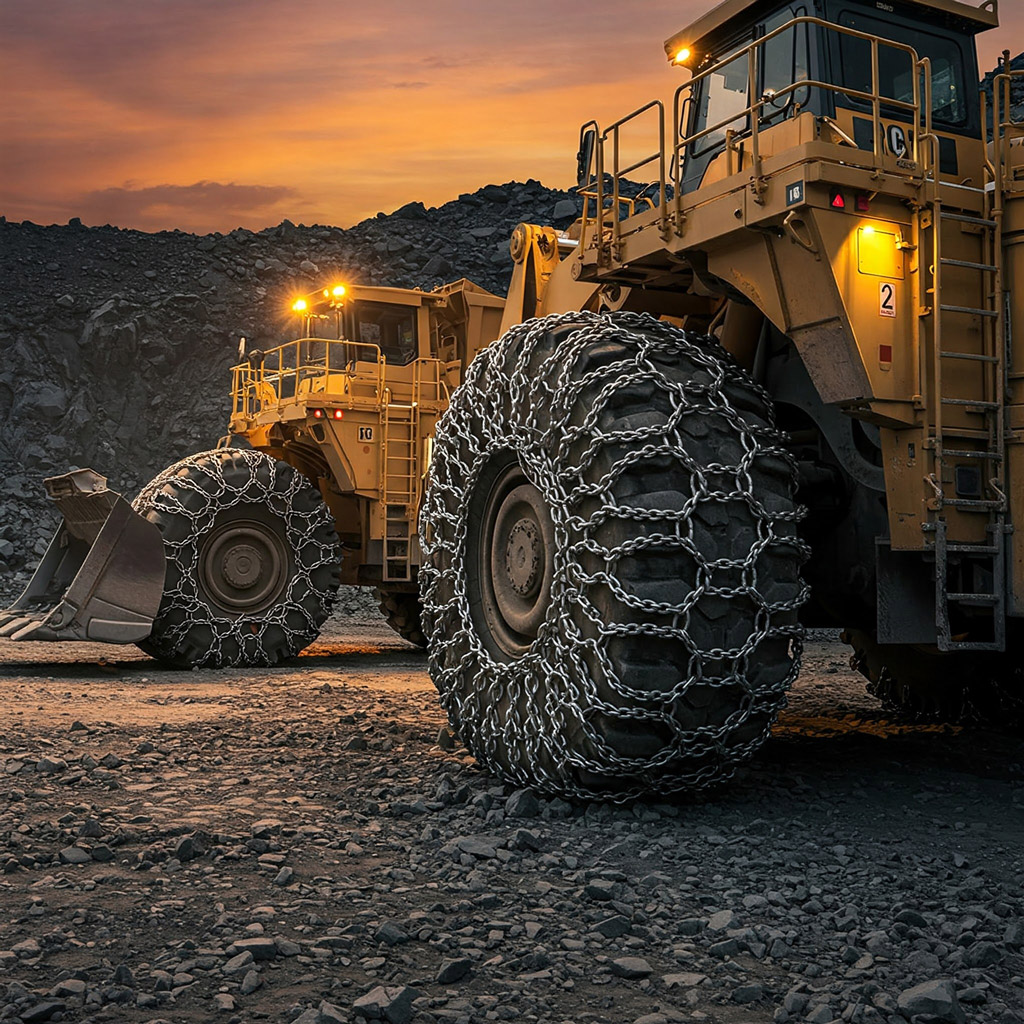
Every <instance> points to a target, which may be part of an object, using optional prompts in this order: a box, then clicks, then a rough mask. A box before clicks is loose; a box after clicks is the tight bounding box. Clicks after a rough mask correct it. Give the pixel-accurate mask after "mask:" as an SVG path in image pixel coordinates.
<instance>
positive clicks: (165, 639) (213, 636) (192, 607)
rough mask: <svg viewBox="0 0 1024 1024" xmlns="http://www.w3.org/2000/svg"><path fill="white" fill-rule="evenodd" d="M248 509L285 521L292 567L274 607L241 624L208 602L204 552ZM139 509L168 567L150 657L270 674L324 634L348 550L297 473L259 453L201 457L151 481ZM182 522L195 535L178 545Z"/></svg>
mask: <svg viewBox="0 0 1024 1024" xmlns="http://www.w3.org/2000/svg"><path fill="white" fill-rule="evenodd" d="M241 505H254V506H257V507H259V508H263V509H266V510H268V511H269V512H271V513H273V514H274V515H275V516H277V517H279V518H280V520H281V521H282V523H283V525H284V531H285V539H286V542H287V543H288V545H289V546H290V547H291V550H292V556H293V559H292V561H293V567H292V572H291V573H290V575H289V577H288V580H287V583H286V588H285V590H284V592H283V593H282V594H281V596H280V598H279V599H278V600H277V602H276V603H275V604H274V605H272V606H271V607H269V608H266V609H263V610H262V611H260V612H258V613H254V614H250V615H246V614H243V615H241V616H238V617H234V618H233V617H231V616H228V615H226V614H224V613H223V612H221V611H219V610H218V609H215V608H212V607H210V605H209V603H208V602H207V601H206V599H205V598H204V596H203V594H202V591H201V589H200V586H199V575H200V568H199V552H200V548H201V540H202V537H203V536H204V534H206V533H208V532H209V530H210V529H211V528H212V526H213V524H214V521H215V519H216V518H217V516H218V515H219V514H220V513H222V512H224V511H225V510H227V509H231V508H234V507H236V506H241ZM132 507H133V508H134V509H135V511H136V512H138V513H139V514H140V515H143V516H145V517H146V518H147V519H149V520H150V521H152V522H154V523H156V524H157V526H159V527H160V528H161V532H162V533H163V535H164V553H165V556H166V558H167V561H168V573H167V583H166V584H165V590H164V597H163V600H162V601H161V604H160V610H159V611H158V613H157V617H156V619H155V620H154V623H153V631H152V633H151V634H150V636H149V638H148V639H147V640H145V641H143V643H142V644H140V646H142V647H143V649H144V650H146V651H147V652H148V653H150V654H152V655H153V656H154V657H157V658H160V659H161V660H164V661H170V662H172V663H174V664H181V663H183V662H184V663H187V664H188V665H191V666H197V667H214V668H221V667H226V666H237V665H267V664H275V663H276V662H278V661H279V660H281V659H282V658H285V657H291V656H293V655H295V654H298V652H299V651H301V650H302V649H303V648H304V647H306V646H307V645H308V644H310V643H312V641H313V640H315V639H316V638H317V637H318V636H319V635H320V628H321V626H322V625H323V623H324V622H325V621H326V620H327V618H328V617H329V616H330V614H331V609H332V608H333V605H334V600H335V597H336V596H337V590H338V566H339V564H340V549H339V546H338V537H337V533H336V532H335V528H334V520H333V517H332V516H331V513H330V511H329V510H328V508H327V506H326V504H325V503H324V502H323V500H322V499H321V497H320V494H319V492H318V491H317V490H316V488H315V487H314V486H313V485H312V484H311V483H310V482H309V480H307V479H306V477H304V476H303V475H302V474H301V473H299V472H298V471H297V470H295V469H294V468H293V467H291V466H289V465H288V464H287V463H284V462H280V461H279V460H277V459H274V458H272V457H271V456H269V455H267V454H265V453H264V452H260V451H256V450H253V449H241V448H222V449H217V450H214V451H207V452H198V453H197V454H195V455H189V456H188V457H187V458H184V459H181V460H180V461H179V462H176V463H174V465H172V466H169V467H168V468H167V469H165V470H164V471H163V472H162V473H160V474H159V475H158V476H156V477H155V478H154V479H153V480H151V481H150V482H149V483H148V484H147V485H146V486H145V487H144V488H143V490H142V491H141V492H140V494H139V495H138V497H137V498H136V499H135V501H134V502H133V503H132ZM182 521H185V522H187V524H188V528H187V530H185V531H184V532H183V536H181V537H175V536H173V534H175V533H177V532H178V529H176V528H175V527H176V526H178V527H180V524H181V522H182ZM172 524H173V525H172ZM169 534H171V536H169ZM174 577H177V578H176V579H175V578H174ZM197 638H202V644H201V646H204V647H205V648H206V649H205V651H203V650H201V649H199V648H197V644H196V640H197Z"/></svg>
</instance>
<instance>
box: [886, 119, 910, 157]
mask: <svg viewBox="0 0 1024 1024" xmlns="http://www.w3.org/2000/svg"><path fill="white" fill-rule="evenodd" d="M885 141H886V142H888V143H889V152H890V153H892V155H893V156H895V157H903V156H906V155H907V133H906V132H905V131H904V130H903V129H902V127H900V125H898V124H891V125H889V127H888V128H887V129H886V132H885Z"/></svg>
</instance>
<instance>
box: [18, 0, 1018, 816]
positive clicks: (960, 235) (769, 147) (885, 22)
mask: <svg viewBox="0 0 1024 1024" xmlns="http://www.w3.org/2000/svg"><path fill="white" fill-rule="evenodd" d="M997 24H998V12H997V4H996V3H995V0H986V2H984V3H981V4H980V5H979V4H975V3H964V2H959V0H891V2H887V3H884V4H882V3H875V2H873V0H790V2H782V0H775V2H772V0H726V2H725V3H722V4H720V5H719V6H717V7H715V8H714V9H713V10H711V11H710V12H709V13H707V14H706V15H704V16H703V17H702V18H700V19H699V20H697V21H696V22H695V23H694V24H693V25H691V26H689V27H688V28H686V29H684V30H683V31H681V32H678V33H676V34H675V35H673V36H672V37H671V38H670V39H668V40H667V41H666V43H665V51H666V55H667V57H668V59H669V60H670V61H671V62H672V63H673V64H674V65H676V66H678V68H679V73H680V80H681V81H680V85H679V87H678V88H677V89H676V90H675V92H674V94H673V95H672V96H671V97H669V98H668V99H667V100H665V99H663V100H654V101H652V102H650V103H647V104H645V105H643V106H641V107H638V108H637V109H636V110H634V111H633V112H632V113H630V114H628V115H627V116H625V117H623V118H620V119H619V120H617V121H614V122H613V123H611V124H609V125H607V126H602V125H599V124H597V123H596V122H589V123H588V124H586V125H584V126H583V128H582V129H581V133H580V147H579V154H578V171H579V180H578V190H579V194H580V195H581V196H582V198H583V212H582V216H581V217H580V219H579V220H578V221H577V223H576V224H575V225H574V226H573V227H572V228H571V229H570V230H569V231H568V232H566V233H565V234H564V235H560V234H559V233H558V232H556V231H554V230H553V229H551V228H546V227H541V226H535V225H525V224H524V225H520V227H519V228H517V230H516V232H515V233H514V235H513V238H512V241H511V251H512V257H513V260H514V267H515V269H514V274H513V279H512V284H511V287H510V290H509V294H508V297H507V299H506V300H504V301H503V300H500V299H498V298H496V297H494V296H488V295H486V294H485V293H481V292H479V290H476V289H473V288H472V287H471V286H469V285H466V284H464V283H462V284H459V285H453V286H450V287H449V288H447V289H442V290H441V291H439V292H436V293H426V294H425V293H420V292H414V293H409V292H396V293H389V294H388V295H382V296H376V295H371V294H369V291H368V292H367V294H365V295H364V294H363V290H359V291H358V292H357V293H354V294H352V295H350V296H348V297H346V296H341V295H339V296H337V297H336V296H335V295H334V292H333V290H332V289H331V288H328V289H327V294H325V295H321V296H319V298H318V301H317V302H316V303H315V304H312V305H307V311H308V312H309V319H308V320H307V327H306V330H305V331H304V332H302V333H303V335H304V337H303V338H302V339H300V340H299V341H296V342H293V343H291V344H290V345H287V346H284V347H283V348H282V349H279V350H275V351H274V352H271V353H266V354H265V355H261V354H258V353H250V354H249V357H248V359H247V360H246V362H245V363H243V364H241V365H240V366H239V367H236V369H235V385H234V394H235V412H234V416H233V418H232V423H231V431H232V433H233V434H235V435H238V436H241V437H244V438H245V439H246V440H247V441H248V443H249V446H250V448H249V449H246V450H244V451H243V450H241V449H230V448H225V449H219V450H218V451H215V452H212V453H206V454H204V455H202V456H196V457H193V458H192V459H187V460H185V461H184V463H182V464H179V467H172V469H171V470H169V471H167V473H165V474H163V475H162V476H161V477H158V478H157V480H156V481H154V483H153V484H151V485H150V486H149V487H148V488H147V489H146V491H144V492H143V494H142V495H141V496H140V497H139V499H137V502H136V506H135V507H136V511H137V512H138V513H139V518H141V519H145V520H146V521H147V522H148V523H150V524H153V525H155V526H156V527H157V529H158V530H159V532H160V534H161V538H162V544H163V548H164V554H165V564H166V576H167V578H166V580H165V581H164V582H163V586H162V596H161V599H160V601H159V608H158V610H157V611H156V614H155V617H154V618H153V621H152V627H151V630H150V632H149V633H148V634H147V635H146V636H143V635H142V632H141V631H142V630H143V629H145V628H146V624H147V619H148V616H149V615H150V614H151V612H150V611H149V610H148V609H151V608H152V605H153V600H154V595H155V593H156V590H157V584H156V582H155V576H156V573H153V574H151V576H150V578H149V581H148V582H147V583H146V584H144V585H142V586H141V591H142V592H143V594H144V596H145V597H146V598H147V599H148V604H147V605H146V607H145V608H142V604H143V602H142V600H141V596H143V594H140V596H139V600H138V602H137V603H136V601H135V599H134V598H133V599H130V600H129V599H125V600H124V601H123V604H124V605H125V606H126V607H127V612H131V613H132V615H133V616H134V618H132V621H131V623H129V624H126V625H123V628H121V635H120V639H123V640H131V639H133V637H131V636H129V635H128V633H129V632H130V631H131V630H132V629H136V630H137V633H138V635H136V636H135V637H134V639H136V640H139V641H141V642H142V643H143V644H144V645H145V646H146V647H147V649H149V650H152V651H154V653H156V654H158V655H159V656H161V657H164V658H168V659H170V660H176V661H180V662H182V663H185V664H189V663H191V664H239V663H248V662H253V661H270V660H274V659H275V658H276V657H278V656H282V655H285V654H290V653H294V652H295V651H296V650H297V649H298V648H300V647H301V646H302V645H303V644H304V643H306V642H308V640H309V639H310V638H311V637H312V636H313V635H315V632H316V629H317V628H318V627H319V624H320V622H321V621H322V620H323V617H324V616H325V615H326V614H327V609H328V607H329V604H330V599H331V590H332V588H333V586H334V582H335V580H336V579H337V577H338V576H339V575H340V576H341V578H343V579H345V580H346V581H348V582H355V583H363V584H366V585H371V586H375V587H377V588H378V589H379V590H380V591H381V593H382V597H383V600H384V603H385V607H388V608H389V609H390V614H391V617H392V622H393V624H395V625H396V626H398V628H399V629H400V630H409V631H412V633H413V635H414V636H415V638H417V639H418V638H421V637H422V639H423V640H424V641H425V642H426V645H427V648H428V656H429V664H430V671H431V675H432V677H433V679H434V682H435V684H436V685H437V687H438V690H439V692H440V695H441V699H442V703H443V704H444V706H445V709H446V711H447V713H448V716H449V718H450V720H451V722H452V725H453V727H454V728H455V729H456V731H457V732H458V734H459V735H460V737H461V738H462V740H463V741H464V742H465V743H466V744H467V746H468V747H469V749H470V750H471V751H472V753H473V754H474V755H475V756H476V757H477V758H478V759H479V760H480V761H481V762H482V763H483V764H485V765H486V766H488V767H490V768H493V769H494V770H496V771H498V772H500V773H501V774H503V775H504V776H505V777H506V778H508V779H510V780H513V781H517V782H519V783H523V784H528V785H532V786H535V787H537V788H538V789H541V790H544V791H547V792H559V793H563V794H568V795H577V796H582V795H600V796H603V797H607V798H612V799H628V798H630V797H631V796H635V795H638V794H643V793H646V794H650V793H671V792H675V791H679V790H682V789H686V788H692V787H695V786H701V785H705V784H708V783H712V782H715V781H719V780H721V779H723V778H727V777H728V776H729V775H730V774H731V772H732V771H733V770H734V768H735V766H736V765H737V764H739V763H741V762H742V761H743V760H744V759H745V758H748V757H749V756H750V755H751V754H752V753H753V752H754V751H755V750H756V749H757V748H758V746H759V745H760V744H761V743H762V742H763V741H764V739H765V738H766V737H767V735H768V733H769V730H770V728H771V725H772V723H773V722H774V720H775V717H776V715H777V714H778V711H779V709H780V708H781V707H782V706H783V704H784V703H785V699H786V697H785V695H786V690H787V688H788V687H789V685H790V684H791V683H792V681H793V679H794V678H795V677H796V675H797V672H798V670H799V661H800V638H801V635H802V629H803V628H804V627H805V626H808V625H813V626H831V627H841V628H842V629H844V630H845V634H844V635H845V636H846V638H847V640H848V641H849V642H850V643H851V645H852V646H853V648H854V652H855V655H854V656H855V663H856V664H857V666H858V667H859V668H860V669H861V671H862V672H863V673H864V674H865V675H866V676H867V677H868V679H869V682H870V686H871V688H873V690H874V692H876V693H877V694H878V695H879V696H881V697H882V698H883V699H884V700H887V701H889V702H891V703H893V704H896V705H898V706H899V707H900V708H902V709H905V710H909V711H912V712H914V713H922V714H925V713H927V714H940V715H943V716H956V715H962V714H964V713H972V712H975V713H989V714H993V713H994V714H999V715H1004V716H1005V715H1008V714H1017V713H1019V711H1020V709H1021V707H1022V704H1024V680H1022V674H1021V670H1020V669H1019V663H1020V653H1021V652H1020V643H1021V636H1022V632H1024V631H1022V628H1021V619H1022V617H1024V548H1022V546H1021V545H1020V544H1018V543H1015V534H1014V532H1013V531H1014V525H1015V522H1016V521H1017V520H1018V519H1020V518H1021V517H1022V516H1024V481H1022V477H1024V447H1022V440H1024V433H1022V431H1024V398H1022V394H1024V390H1022V385H1021V383H1020V378H1021V377H1022V374H1024V348H1022V345H1024V332H1022V331H1021V330H1020V329H1019V327H1018V330H1017V331H1016V332H1014V330H1013V326H1014V324H1017V325H1019V324H1021V323H1024V308H1022V306H1024V300H1022V298H1021V290H1020V288H1018V287H1016V286H1017V285H1018V284H1019V283H1020V280H1021V277H1022V265H1024V125H1021V124H1020V123H1017V122H1015V121H1014V119H1013V116H1012V111H1011V104H1010V96H1011V85H1012V80H1013V79H1014V77H1016V76H1019V75H1020V74H1021V73H1020V72H1014V71H1012V70H1011V68H1010V63H1009V55H1008V53H1007V55H1006V56H1005V58H1004V62H1003V67H1002V70H1001V71H1000V73H998V74H996V76H995V78H994V83H993V92H992V98H991V100H990V101H988V100H986V99H985V97H982V98H981V101H980V102H979V98H978V89H977V85H976V83H977V81H978V78H979V76H978V67H977V58H976V49H975V36H976V35H977V34H978V33H979V32H982V31H986V30H988V29H992V28H995V27H996V26H997ZM989 129H990V131H991V138H990V137H989ZM335 299H337V301H335ZM311 301H312V300H310V302H311ZM361 302H365V303H366V304H367V305H366V310H367V316H366V317H362V315H361V314H360V313H359V309H360V303H361ZM374 303H379V304H380V305H381V306H382V307H385V308H383V309H378V308H377V307H376V306H374V305H373V304H374ZM389 304H390V305H392V306H395V305H397V306H404V307H409V308H410V309H414V310H415V317H414V318H413V319H414V320H415V325H414V326H415V330H411V329H410V325H411V324H412V323H413V320H410V319H408V318H407V319H405V320H402V317H401V316H399V315H398V314H396V313H395V312H394V310H393V309H389V308H386V307H388V306H389ZM378 314H379V315H378ZM410 315H411V313H410ZM332 317H334V321H335V322H334V325H333V326H330V324H331V318H332ZM314 321H315V325H319V327H320V328H323V330H324V331H327V329H328V327H329V326H330V330H329V331H328V333H330V334H331V338H330V339H326V338H324V339H321V338H319V337H318V331H317V330H314V327H313V326H310V325H313V324H314ZM499 321H500V324H499ZM319 333H322V332H319ZM411 337H412V338H414V339H415V341H414V342H410V338H411ZM494 339H497V340H494ZM316 346H323V348H317V347H316ZM413 349H415V352H416V353H417V356H416V358H412V359H411V360H410V355H409V354H410V353H411V352H412V351H413ZM402 353H405V354H404V355H403V354H402ZM49 486H50V489H51V493H54V494H55V497H57V496H59V495H60V494H63V493H65V492H67V491H69V490H73V489H74V487H75V486H76V485H75V484H73V482H69V481H68V480H67V479H66V478H58V479H57V480H56V481H52V482H50V484H49ZM93 490H96V487H95V486H93ZM100 493H102V492H100ZM103 500H107V501H109V500H110V499H103ZM114 505H115V509H114V510H116V508H118V507H119V506H117V503H116V502H114ZM75 507H76V506H75V505H68V506H67V507H66V508H65V507H63V506H62V509H63V510H64V511H65V524H66V526H65V529H66V531H67V533H68V534H69V536H68V537H66V538H65V540H64V541H61V540H60V537H58V539H57V540H55V542H54V543H55V544H58V541H59V544H58V550H57V552H56V553H55V554H54V557H53V558H52V559H51V558H50V555H49V554H48V555H47V558H46V559H44V562H43V564H42V565H41V566H40V571H39V573H38V574H37V576H38V577H40V578H39V579H38V580H36V579H34V580H33V581H32V583H31V584H30V586H29V588H28V590H27V591H26V595H25V596H23V598H22V599H21V600H20V601H19V602H18V604H17V605H16V606H15V608H14V609H13V610H12V611H11V612H9V613H8V614H9V615H12V616H15V618H14V620H13V621H12V622H10V623H8V625H7V626H5V627H4V626H0V630H6V631H7V632H8V633H13V634H14V635H17V636H20V637H23V638H31V637H32V636H33V635H39V636H43V635H45V636H47V637H52V636H54V635H59V636H62V637H68V636H72V635H74V631H75V629H78V630H79V631H82V630H85V632H88V628H89V627H88V626H86V625H85V623H86V620H90V615H89V600H90V595H91V593H92V591H91V590H90V587H91V586H92V585H93V583H95V582H96V581H97V580H98V581H100V582H102V580H103V577H104V575H105V573H104V571H103V570H102V567H101V566H102V558H103V557H106V556H97V557H96V558H95V559H93V562H92V563H90V558H91V557H92V551H91V550H90V549H89V548H88V541H89V540H90V539H92V538H91V534H90V532H89V531H87V530H84V529H82V528H81V527H80V525H79V524H78V522H77V520H76V519H75V518H74V517H75V514H76V513H75ZM68 509H70V510H71V518H69V512H68ZM114 510H112V511H111V516H110V519H109V520H108V521H107V524H109V523H110V522H111V521H112V520H113V518H114V515H113V513H114ZM99 518H100V516H99V511H98V510H97V512H96V513H95V519H96V520H97V521H98V520H99ZM129 518H130V517H129ZM417 522H418V529H419V532H418V535H417V533H416V531H415V524H416V523H417ZM107 524H103V525H101V526H100V527H99V535H98V536H97V537H96V539H95V544H94V546H93V547H94V548H96V547H99V546H100V542H101V541H104V540H105V538H104V534H105V532H106V531H107V529H108V525H107ZM114 528H115V527H113V526H112V527H111V530H113V529H114ZM150 536H152V535H150ZM282 538H283V539H282ZM152 543H154V542H152V541H151V540H146V539H143V538H141V537H140V538H138V539H136V541H135V542H134V549H135V550H139V551H141V550H143V549H146V550H151V544H152ZM62 545H63V546H62ZM335 545H340V547H337V548H336V547H335ZM129 549H130V548H125V547H121V546H119V545H118V544H117V543H114V542H113V541H112V540H110V539H109V538H107V542H106V543H105V545H104V551H109V552H110V557H111V559H112V565H111V568H110V569H109V570H107V571H108V572H111V573H113V572H115V571H117V572H119V573H122V575H128V576H130V572H127V573H125V570H124V566H123V561H120V560H119V559H120V557H121V552H122V551H124V550H129ZM60 551H65V552H66V553H65V555H64V557H63V559H60V558H58V555H59V553H60ZM72 552H76V553H77V554H75V555H74V557H73V556H72ZM332 552H333V553H332ZM337 552H340V554H338V553H337ZM83 553H84V558H85V561H84V562H82V563H81V569H80V570H79V575H78V576H76V577H75V578H74V579H72V578H71V577H72V575H73V573H72V570H73V568H74V566H75V565H76V564H78V563H77V562H76V559H78V558H79V556H80V555H82V554H83ZM47 559H49V560H50V561H49V562H48V561H47ZM65 563H67V564H65ZM58 569H59V571H57V570H58ZM82 576H84V577H85V579H80V578H79V577H82ZM69 584H70V585H69ZM65 588H66V589H65ZM417 590H418V595H419V598H418V601H417V600H416V598H415V594H416V592H417ZM389 602H390V603H389ZM37 606H41V607H39V610H38V611H37V610H34V609H35V608H36V607H37ZM140 608H141V611H140V610H139V609H140ZM48 609H52V611H48ZM58 611H59V614H60V619H59V622H53V621H50V619H49V616H50V615H55V614H57V612H58ZM100 611H101V612H102V614H100V612H97V614H96V615H95V616H93V617H92V620H91V621H95V622H98V623H101V624H105V623H106V622H107V621H108V620H110V619H111V616H112V614H113V613H110V612H109V611H108V610H107V609H106V608H101V609H100ZM127 612H126V615H127ZM114 617H115V618H116V616H114ZM97 628H100V627H97ZM102 628H104V629H106V628H107V627H106V626H105V625H103V626H102Z"/></svg>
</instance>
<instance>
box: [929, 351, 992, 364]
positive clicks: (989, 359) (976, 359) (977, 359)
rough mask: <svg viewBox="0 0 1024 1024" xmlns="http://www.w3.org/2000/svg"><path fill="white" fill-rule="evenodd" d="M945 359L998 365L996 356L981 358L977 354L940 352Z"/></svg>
mask: <svg viewBox="0 0 1024 1024" xmlns="http://www.w3.org/2000/svg"><path fill="white" fill-rule="evenodd" d="M939 355H940V356H942V358H943V359H966V360H968V361H969V362H972V363H998V362H999V359H998V357H996V356H979V355H978V354H977V353H975V352H940V353H939Z"/></svg>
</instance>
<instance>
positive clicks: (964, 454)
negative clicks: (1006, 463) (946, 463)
mask: <svg viewBox="0 0 1024 1024" xmlns="http://www.w3.org/2000/svg"><path fill="white" fill-rule="evenodd" d="M947 455H952V456H953V458H956V459H992V460H993V462H1002V461H1003V456H1002V455H1001V454H1000V453H999V452H978V451H966V450H964V449H963V448H943V449H942V457H943V458H945V457H946V456H947Z"/></svg>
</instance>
